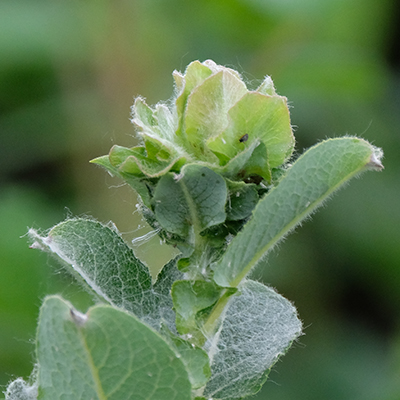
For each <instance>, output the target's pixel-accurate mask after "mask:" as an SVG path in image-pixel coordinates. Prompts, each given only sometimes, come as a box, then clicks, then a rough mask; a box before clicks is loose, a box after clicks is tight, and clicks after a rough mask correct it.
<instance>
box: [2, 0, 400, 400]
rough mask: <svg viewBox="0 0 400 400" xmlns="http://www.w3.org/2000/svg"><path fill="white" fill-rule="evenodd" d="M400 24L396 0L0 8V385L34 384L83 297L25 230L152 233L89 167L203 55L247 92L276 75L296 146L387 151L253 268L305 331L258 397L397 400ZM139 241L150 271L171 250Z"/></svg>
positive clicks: (126, 197) (91, 2)
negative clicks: (63, 301) (49, 308)
mask: <svg viewBox="0 0 400 400" xmlns="http://www.w3.org/2000/svg"><path fill="white" fill-rule="evenodd" d="M399 26H400V4H399V2H395V1H389V0H301V1H299V0H197V1H189V0H168V1H167V0H112V1H111V0H108V1H107V0H96V1H95V0H79V1H78V0H69V1H60V0H59V1H54V0H35V1H33V0H18V1H15V0H1V1H0V385H6V384H7V382H8V381H9V380H11V379H12V378H15V377H17V376H23V377H25V378H26V377H28V376H29V373H30V371H31V369H32V362H33V361H34V343H33V340H34V337H35V328H36V319H37V315H38V309H39V307H40V304H41V301H42V299H43V297H44V296H45V295H46V294H50V293H61V294H62V295H63V296H65V297H66V298H68V299H69V300H71V301H72V302H73V303H74V304H76V305H77V306H78V307H79V308H81V309H82V310H85V308H86V307H87V306H88V305H89V304H90V299H89V298H88V296H87V295H86V294H85V293H84V292H82V290H81V289H80V288H79V287H77V286H76V285H75V284H74V283H73V282H72V281H71V279H70V278H69V277H68V276H66V275H65V274H64V273H63V272H62V270H61V268H60V267H59V266H58V265H57V264H56V263H55V262H54V261H53V260H52V259H50V258H48V257H47V256H46V255H45V254H43V253H40V252H38V251H35V250H30V249H29V248H28V245H27V240H26V237H24V235H25V234H26V232H27V229H28V227H34V228H43V229H47V228H49V227H51V226H52V225H53V224H55V223H57V222H59V221H61V220H63V219H64V218H65V217H66V216H68V215H71V214H72V215H87V214H89V215H93V216H94V217H95V218H97V219H98V220H100V221H103V222H107V221H109V220H113V221H114V222H115V223H116V225H117V226H118V228H119V229H120V231H122V232H124V234H125V237H126V239H127V240H131V239H132V238H134V237H138V236H142V235H144V234H145V233H146V232H148V228H146V226H145V223H144V222H143V221H142V220H141V219H140V216H139V215H138V214H137V212H136V207H135V205H136V202H137V200H136V197H135V195H134V193H133V192H131V191H130V190H129V189H128V188H126V187H123V186H121V185H120V182H119V181H116V180H113V179H112V178H111V177H109V176H107V174H105V173H104V172H103V171H102V170H100V169H99V168H96V167H95V166H93V165H90V164H89V163H88V161H89V160H90V159H92V158H94V157H96V156H98V155H103V154H106V153H107V152H108V150H109V148H110V147H111V146H112V145H113V144H114V143H118V144H120V145H124V146H133V145H135V139H134V137H133V134H134V129H133V126H131V124H130V122H129V114H130V106H131V105H132V103H133V98H134V97H135V96H137V95H139V94H140V95H143V96H144V97H146V98H147V101H148V103H149V104H154V103H156V102H157V101H159V100H166V99H168V98H169V97H170V95H171V93H172V77H171V73H172V71H173V70H174V69H178V70H181V71H183V70H184V69H185V66H186V65H187V64H188V63H189V62H191V61H192V60H195V59H199V60H201V61H204V60H205V59H208V58H211V59H213V60H214V61H216V62H217V63H219V64H224V65H227V66H231V67H233V68H237V69H238V70H239V71H240V72H242V73H243V75H244V77H245V79H246V80H247V82H248V83H249V84H250V85H253V86H255V85H256V84H257V83H258V82H259V81H260V80H261V79H262V78H263V77H264V76H265V75H266V74H269V75H271V76H272V78H273V80H274V82H275V85H276V87H277V90H278V92H279V93H280V94H283V95H285V96H287V97H288V99H289V101H290V105H291V115H292V124H293V125H294V126H295V134H296V138H297V152H298V153H302V152H303V150H304V149H305V148H307V147H309V146H311V145H312V144H314V143H316V142H317V141H319V140H322V139H325V138H326V137H332V136H341V135H344V134H351V135H359V136H362V137H364V138H366V139H368V140H370V141H372V142H373V143H374V144H375V145H377V146H379V147H382V148H383V149H384V151H385V159H384V165H385V170H384V171H383V172H381V173H368V174H366V175H364V176H362V177H361V179H357V180H354V181H353V182H351V184H350V186H349V187H346V188H345V189H344V190H342V191H341V192H340V193H339V194H338V195H336V196H335V197H334V198H333V199H332V200H331V201H330V202H329V203H328V206H327V207H325V208H323V209H322V210H320V211H319V212H318V213H317V214H316V215H315V216H314V217H313V221H311V222H306V223H305V224H304V226H303V227H301V228H299V229H297V231H296V233H294V234H292V235H291V236H289V237H288V239H287V240H286V241H285V242H284V243H283V244H281V245H280V246H279V249H276V250H275V252H274V254H272V255H271V256H270V257H269V259H268V260H267V262H266V263H265V264H264V265H263V266H261V267H259V268H258V269H257V271H256V272H255V276H256V277H257V278H260V279H263V280H264V281H265V282H266V283H268V284H270V285H272V286H273V287H276V288H277V289H278V291H279V292H280V293H281V294H283V295H284V296H286V297H287V298H289V299H290V300H291V301H293V302H294V303H295V305H296V306H297V308H298V311H299V314H300V316H301V318H302V320H303V322H304V326H305V335H304V336H302V337H301V338H300V340H299V341H298V343H296V344H295V345H294V348H293V349H292V350H291V351H290V352H289V353H288V354H287V355H286V356H285V357H284V358H283V359H282V360H281V361H280V362H279V363H278V364H277V365H276V366H275V367H274V368H273V371H272V372H271V374H270V380H269V381H268V383H267V384H266V385H265V386H264V388H263V389H262V391H261V392H260V393H259V394H258V395H257V396H256V397H255V398H256V399H264V398H265V399H269V400H278V399H279V400H280V399H282V400H283V399H285V400H289V399H296V400H301V399H307V400H314V399H315V400H317V399H318V400H321V399H325V400H330V399H332V400H333V399H335V400H338V399H352V400H358V399H360V400H361V399H362V400H369V399H379V400H398V399H400V311H399V310H400V208H399V204H400V184H399V180H400V136H399V135H400V134H399V127H400V118H399V111H400V107H399V106H400V104H399V103H400V52H399V46H398V43H399V42H400V28H399ZM134 247H135V251H136V252H137V254H138V255H139V256H140V257H141V258H143V259H144V260H145V261H146V262H147V264H148V265H149V266H151V268H152V271H153V273H155V272H156V271H157V268H160V267H161V265H163V263H164V262H165V261H166V260H168V258H169V257H170V256H171V254H172V253H171V251H170V249H168V248H166V247H165V246H161V245H160V244H159V241H158V239H156V238H155V239H153V240H151V241H144V242H139V243H135V245H134ZM155 248H157V251H155V250H154V249H155ZM2 390H5V387H4V386H2ZM0 392H1V390H0Z"/></svg>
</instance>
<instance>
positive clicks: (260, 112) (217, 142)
mask: <svg viewBox="0 0 400 400" xmlns="http://www.w3.org/2000/svg"><path fill="white" fill-rule="evenodd" d="M256 141H261V142H263V143H264V144H265V147H266V149H267V153H268V163H269V167H270V168H275V167H278V166H279V165H281V164H283V163H284V162H285V161H286V160H287V158H288V157H289V156H290V155H291V154H292V151H293V147H294V136H293V133H292V128H291V125H290V116H289V109H288V106H287V100H286V98H285V97H282V96H267V95H264V94H261V93H258V92H248V93H246V94H245V95H244V96H243V97H242V98H241V99H240V100H239V101H238V102H237V103H236V104H235V105H234V106H233V107H232V108H231V109H230V110H229V125H228V127H227V128H226V129H225V130H224V131H223V132H222V133H220V134H219V135H218V136H215V135H214V137H212V138H211V139H209V140H208V141H207V146H208V147H209V148H210V149H211V150H212V151H215V152H216V153H217V154H219V153H221V154H224V155H225V156H226V157H227V158H229V159H231V158H232V157H235V156H236V155H237V154H238V153H240V152H242V151H243V150H244V149H246V148H247V147H249V146H251V144H252V143H254V142H256Z"/></svg>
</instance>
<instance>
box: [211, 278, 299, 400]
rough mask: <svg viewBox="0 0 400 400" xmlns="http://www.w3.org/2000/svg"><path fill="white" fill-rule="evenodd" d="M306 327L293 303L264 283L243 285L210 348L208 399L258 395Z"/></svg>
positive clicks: (247, 282) (232, 300)
mask: <svg viewBox="0 0 400 400" xmlns="http://www.w3.org/2000/svg"><path fill="white" fill-rule="evenodd" d="M301 326H302V325H301V322H300V320H299V319H298V318H297V312H296V309H295V308H294V307H293V305H292V304H291V303H290V302H289V301H288V300H286V299H285V298H284V297H282V296H281V295H279V294H278V293H276V292H275V291H274V290H273V289H271V288H268V287H266V286H264V285H263V284H261V283H259V282H254V281H246V282H244V283H243V285H241V286H240V288H239V291H238V293H237V294H236V295H233V296H232V297H231V298H230V301H229V303H228V305H227V307H226V311H225V313H224V316H223V318H222V322H221V326H220V328H219V330H218V331H217V333H216V334H215V335H214V337H213V338H212V339H210V341H209V342H208V343H207V344H206V346H205V347H206V348H207V350H208V353H209V357H210V360H211V371H212V376H211V379H210V380H209V382H208V383H207V386H206V388H205V391H204V394H205V395H206V397H207V398H211V397H212V398H213V399H241V398H244V397H246V396H250V395H252V394H254V393H256V392H258V391H259V390H260V388H261V386H262V385H263V383H264V382H265V380H266V379H267V375H268V372H269V370H270V368H271V367H272V366H273V365H274V364H275V362H276V361H277V360H278V358H279V356H281V355H283V354H284V353H285V352H286V350H288V348H289V347H290V345H291V343H292V342H293V340H295V339H296V338H297V337H298V336H299V335H300V334H301Z"/></svg>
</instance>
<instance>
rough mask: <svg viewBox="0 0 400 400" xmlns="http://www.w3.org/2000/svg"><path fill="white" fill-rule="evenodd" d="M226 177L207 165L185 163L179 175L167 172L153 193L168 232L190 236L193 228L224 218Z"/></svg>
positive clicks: (157, 216)
mask: <svg viewBox="0 0 400 400" xmlns="http://www.w3.org/2000/svg"><path fill="white" fill-rule="evenodd" d="M226 199H227V188H226V184H225V180H224V179H223V178H222V177H221V176H220V175H218V174H217V173H215V172H214V171H212V170H211V169H209V168H207V167H203V166H201V165H185V167H183V168H182V171H181V174H180V175H178V176H177V175H174V174H171V173H170V174H166V175H164V176H163V177H162V178H161V179H160V181H159V183H158V185H157V187H156V190H155V193H154V212H155V215H156V218H157V221H158V222H159V223H160V225H161V226H162V227H163V228H164V229H165V230H167V231H168V232H171V233H175V234H177V235H180V236H182V237H188V236H189V234H190V231H191V230H192V229H194V231H195V233H200V232H201V231H203V230H204V229H206V228H208V227H210V226H213V225H217V224H220V223H222V222H224V221H225V218H226V214H225V203H226Z"/></svg>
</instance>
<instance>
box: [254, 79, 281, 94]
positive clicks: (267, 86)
mask: <svg viewBox="0 0 400 400" xmlns="http://www.w3.org/2000/svg"><path fill="white" fill-rule="evenodd" d="M256 91H257V92H259V93H262V94H266V95H268V96H276V91H275V86H274V82H272V79H271V77H270V76H268V75H267V76H266V77H265V79H264V80H263V82H262V83H261V85H260V86H259V87H258V88H257V90H256Z"/></svg>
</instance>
